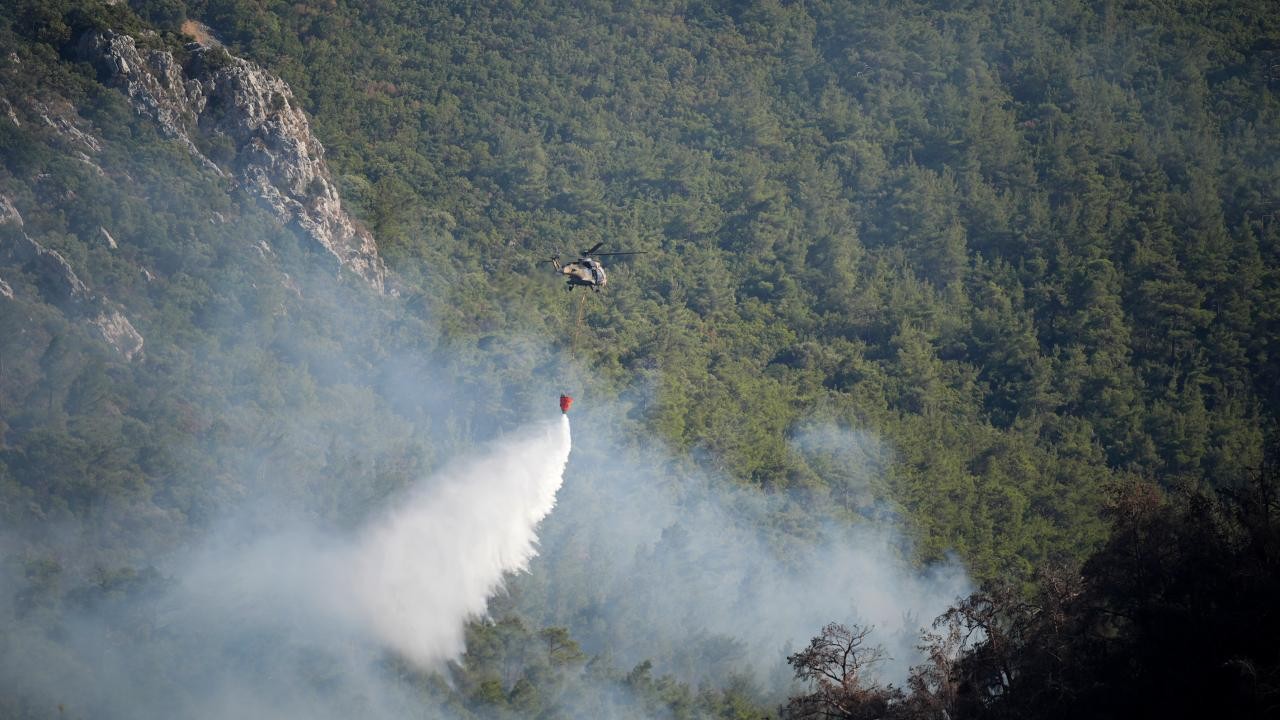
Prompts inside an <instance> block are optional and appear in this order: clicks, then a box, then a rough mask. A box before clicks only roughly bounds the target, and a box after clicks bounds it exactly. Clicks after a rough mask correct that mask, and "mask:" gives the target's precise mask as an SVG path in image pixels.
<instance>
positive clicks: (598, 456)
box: [520, 411, 972, 697]
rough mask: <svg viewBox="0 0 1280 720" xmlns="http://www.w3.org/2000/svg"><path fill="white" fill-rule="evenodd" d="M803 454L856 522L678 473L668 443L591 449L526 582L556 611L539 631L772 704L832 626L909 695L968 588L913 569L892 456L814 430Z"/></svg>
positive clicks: (803, 439) (860, 437)
mask: <svg viewBox="0 0 1280 720" xmlns="http://www.w3.org/2000/svg"><path fill="white" fill-rule="evenodd" d="M608 412H613V411H608ZM580 420H581V418H580ZM609 426H611V423H610V422H609V421H608V420H603V419H597V420H596V421H595V422H592V427H593V429H594V428H600V427H609ZM792 447H793V449H794V450H795V451H796V452H798V453H801V454H802V455H803V456H804V457H805V459H806V461H807V463H808V465H809V466H810V467H811V468H814V469H815V471H816V472H818V473H819V474H820V475H822V476H823V479H824V481H826V484H827V486H828V487H830V488H832V494H833V495H835V494H837V493H839V494H840V495H842V496H849V497H852V498H856V499H859V500H858V504H859V507H861V508H862V513H863V515H862V516H859V519H858V520H857V521H854V520H851V519H850V518H849V517H847V516H845V517H835V516H827V517H825V518H824V517H822V516H821V515H820V513H819V512H818V511H816V510H815V509H814V507H813V506H814V503H811V502H806V501H805V499H804V498H803V497H801V496H799V495H796V494H791V493H772V494H770V493H764V492H760V491H757V490H755V489H752V488H746V487H742V486H740V485H738V484H736V483H734V482H732V481H730V480H727V479H723V478H717V477H715V476H714V475H712V474H709V473H707V472H705V471H700V470H697V469H689V468H687V467H682V464H681V462H680V461H678V460H676V459H674V458H673V457H671V456H670V455H668V454H667V453H665V452H664V451H663V450H662V449H661V448H660V447H657V446H653V445H650V446H648V447H646V448H642V449H637V448H634V447H631V448H630V449H626V448H628V445H627V443H626V442H624V440H623V439H621V438H610V437H607V436H604V435H597V434H596V433H595V432H593V433H592V434H591V435H589V436H586V437H584V438H582V439H581V441H580V443H579V447H578V448H577V450H575V457H576V458H577V460H576V461H575V463H574V464H573V465H571V469H570V475H571V478H572V482H570V483H569V484H568V485H567V486H566V488H565V492H564V493H563V494H562V498H561V505H560V509H559V510H558V511H557V513H556V514H555V515H554V516H553V517H552V518H550V519H549V520H548V522H547V523H546V526H545V527H544V530H543V534H542V540H543V546H544V552H543V553H542V555H541V556H540V557H539V558H538V560H536V561H535V563H534V567H533V571H532V572H531V574H530V575H528V576H525V577H523V578H521V581H520V583H521V585H524V586H526V587H528V588H529V590H528V592H529V593H530V594H531V595H533V596H535V597H538V598H539V602H538V604H539V605H543V606H545V608H546V610H544V611H543V612H544V613H545V614H543V615H542V616H540V617H539V618H538V619H539V621H540V622H541V623H542V624H545V625H566V626H568V627H569V628H570V630H571V632H572V633H573V634H574V636H575V637H576V638H578V639H579V640H580V641H581V642H582V643H583V645H584V648H585V649H586V650H587V651H588V652H591V653H608V654H609V655H610V656H611V657H612V659H613V661H614V662H615V663H617V664H619V665H620V666H622V667H629V666H630V664H633V663H638V662H641V661H644V660H646V659H648V660H652V661H653V662H654V663H655V667H654V670H655V672H664V673H671V674H673V675H674V676H676V677H678V678H680V679H683V680H687V681H691V682H695V683H696V682H698V681H700V680H710V681H713V682H724V681H725V680H726V679H727V678H729V677H733V676H735V675H740V674H743V673H745V674H747V676H749V677H753V678H755V680H756V682H757V683H758V684H759V689H760V690H761V691H762V692H763V693H764V694H765V695H766V696H772V697H784V696H785V694H786V693H787V692H788V691H789V690H791V689H792V688H791V678H792V673H791V670H790V668H789V667H788V666H787V664H786V656H787V655H788V654H789V653H793V652H796V651H798V650H799V649H801V648H802V647H804V646H805V645H807V644H808V642H809V639H810V638H812V637H813V636H814V635H816V634H817V633H818V631H819V630H820V629H821V628H822V627H823V626H824V625H825V624H827V623H830V622H843V623H846V624H854V623H856V624H859V625H863V626H872V627H873V628H874V630H873V633H872V636H871V638H870V640H871V642H872V643H873V644H878V645H881V646H883V647H884V649H885V651H886V656H887V657H886V659H885V660H884V661H883V662H882V663H881V664H880V666H879V667H878V668H876V669H875V671H874V674H876V675H877V676H878V679H879V680H881V681H885V682H894V683H901V682H903V681H904V680H905V679H906V677H907V675H908V672H909V670H910V668H911V667H912V666H913V665H915V664H918V663H919V662H920V661H921V660H923V658H922V657H921V656H920V654H919V651H918V650H917V647H916V646H917V645H918V644H919V643H920V640H921V631H922V630H924V629H925V628H927V627H928V626H929V625H930V624H931V622H932V621H933V619H934V618H935V617H937V616H938V615H940V614H941V613H942V612H944V611H945V610H946V609H947V608H948V607H949V606H950V605H952V604H953V603H954V602H955V601H956V600H957V599H958V598H961V597H963V596H965V595H967V594H968V593H970V592H971V591H972V586H971V583H970V581H969V578H968V575H967V573H966V571H965V570H964V568H963V566H962V565H961V564H960V563H959V562H958V561H955V560H951V561H946V562H943V563H939V564H934V565H931V566H927V567H918V566H916V565H914V564H913V558H912V545H911V542H910V540H909V532H908V531H909V528H907V527H906V526H905V525H903V524H902V521H901V519H900V516H899V515H898V514H897V513H895V512H894V511H893V506H892V503H891V502H890V501H889V499H888V497H887V496H886V494H885V488H884V486H883V485H884V483H885V482H886V480H885V476H886V472H885V471H886V468H887V465H888V464H889V462H890V459H891V458H890V453H889V450H888V449H887V448H885V447H884V446H883V445H882V444H881V443H880V442H879V441H878V440H876V439H875V438H874V437H873V436H871V435H868V434H867V433H862V432H857V431H853V430H850V429H848V428H842V427H839V426H836V425H831V424H817V425H814V426H812V427H807V428H805V429H803V430H802V431H799V432H797V433H796V435H795V437H794V438H793V439H792ZM578 463H583V464H586V465H590V468H589V469H587V468H584V469H583V472H575V471H574V469H575V468H577V467H579V465H578ZM561 564H567V565H561ZM575 565H581V567H574V566H575ZM548 578H555V579H553V580H548ZM574 578H577V579H578V582H574V581H573V579H574ZM557 585H558V586H557Z"/></svg>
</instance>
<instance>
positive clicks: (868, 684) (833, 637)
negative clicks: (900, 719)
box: [782, 623, 902, 720]
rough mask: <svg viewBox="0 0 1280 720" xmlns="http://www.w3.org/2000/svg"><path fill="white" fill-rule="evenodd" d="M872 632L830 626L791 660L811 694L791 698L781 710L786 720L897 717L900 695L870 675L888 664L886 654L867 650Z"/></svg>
mask: <svg viewBox="0 0 1280 720" xmlns="http://www.w3.org/2000/svg"><path fill="white" fill-rule="evenodd" d="M871 630H872V628H869V627H867V628H863V627H858V626H856V625H855V626H854V627H852V628H850V627H847V626H845V625H842V624H840V623H831V624H829V625H827V626H826V627H824V628H822V634H821V635H818V636H817V637H815V638H813V640H811V641H810V642H809V646H808V647H807V648H805V649H804V650H801V651H800V652H798V653H795V654H794V655H790V656H788V657H787V662H788V663H789V664H790V665H791V667H793V668H795V672H796V679H797V680H802V681H805V682H809V683H811V688H812V692H810V693H808V694H806V695H797V696H794V697H792V698H791V699H790V700H789V701H788V702H787V705H786V707H784V708H783V709H782V715H783V717H787V718H842V719H854V720H872V719H874V718H889V717H893V716H894V706H895V704H896V703H898V702H899V701H900V700H901V699H902V693H901V691H899V690H897V689H896V688H894V687H892V686H882V685H879V684H877V683H875V682H872V681H870V680H869V678H868V677H867V671H868V669H869V668H871V667H872V666H873V665H875V664H876V663H877V662H879V661H880V660H882V659H884V650H883V649H882V648H880V647H878V646H870V645H868V644H867V637H868V636H869V635H870V634H871Z"/></svg>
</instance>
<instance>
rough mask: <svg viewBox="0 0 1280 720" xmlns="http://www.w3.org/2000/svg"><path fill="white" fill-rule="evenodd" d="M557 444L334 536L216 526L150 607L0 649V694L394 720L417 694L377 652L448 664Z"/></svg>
mask: <svg viewBox="0 0 1280 720" xmlns="http://www.w3.org/2000/svg"><path fill="white" fill-rule="evenodd" d="M569 449H570V434H569V421H568V418H567V417H565V416H562V417H561V418H558V419H556V420H555V421H552V422H548V423H543V424H539V425H536V426H534V427H532V428H527V429H525V430H523V431H522V432H518V433H515V434H513V435H511V436H510V437H507V438H505V439H502V440H500V441H498V442H495V443H492V444H491V445H489V446H488V447H480V448H477V449H476V452H475V453H474V454H473V455H470V456H468V457H464V458H460V459H458V460H457V461H455V462H454V463H452V464H450V465H448V466H446V467H445V468H443V469H442V470H441V471H439V472H437V473H436V474H435V475H434V476H433V477H430V478H427V479H424V480H423V481H422V482H421V483H420V484H419V485H418V486H417V487H415V488H413V489H412V490H411V491H410V492H409V493H407V494H406V496H405V497H404V498H403V499H402V500H400V501H399V502H398V503H397V504H396V506H395V507H394V508H392V509H390V510H389V511H387V512H386V513H385V514H384V515H383V516H381V517H377V518H376V519H374V520H373V521H372V522H370V523H369V525H368V526H367V527H366V528H364V529H362V530H360V531H358V532H357V533H355V534H354V535H353V536H351V537H348V538H345V539H335V538H333V537H332V536H331V535H327V534H326V533H323V532H321V531H320V530H318V529H317V528H314V527H308V526H307V525H306V524H304V523H300V522H298V521H293V522H287V521H284V520H281V523H282V524H285V525H287V526H288V529H279V530H276V531H274V532H272V533H270V534H269V535H267V536H265V537H258V538H254V539H247V538H246V531H245V529H244V528H243V527H238V526H237V525H236V524H235V523H228V524H226V525H225V526H223V528H222V529H221V530H220V531H218V532H215V533H214V535H213V538H212V539H211V540H210V541H209V542H207V543H205V544H204V545H203V546H202V547H201V548H200V549H199V550H198V551H197V552H195V553H192V554H191V555H190V556H187V557H180V558H178V561H177V562H175V563H174V567H175V568H178V570H177V575H176V577H174V578H173V579H172V580H171V581H170V582H169V583H168V587H167V589H166V590H164V591H162V592H161V593H159V594H158V596H154V597H150V596H146V595H145V594H142V593H139V594H137V595H131V594H130V593H128V592H125V593H124V594H122V596H121V597H120V598H118V600H115V601H112V602H109V603H105V604H100V605H97V606H95V607H92V608H86V609H84V611H81V612H70V613H67V620H68V622H67V623H66V625H64V628H63V633H62V634H63V637H60V638H56V640H57V642H49V641H48V640H47V639H46V638H43V637H41V636H39V634H38V633H36V632H34V631H32V630H31V629H29V628H27V629H19V630H18V631H16V632H14V633H13V634H12V635H11V636H9V637H6V638H5V640H6V642H5V646H4V648H3V649H4V652H3V653H0V669H3V671H4V672H3V675H4V677H5V678H6V680H5V685H6V686H7V687H8V688H9V689H10V691H12V692H15V694H20V695H22V696H25V697H26V698H28V701H29V702H32V703H34V704H35V705H37V706H44V707H53V706H55V705H58V706H65V707H68V708H70V709H72V711H73V713H74V714H75V715H74V716H94V717H144V718H145V717H209V718H225V717H350V716H361V717H396V716H403V715H404V713H406V712H409V711H410V709H411V708H413V707H414V706H415V705H416V706H418V707H419V708H420V707H421V704H420V703H421V699H417V700H416V702H415V700H414V699H411V698H408V697H407V696H406V695H405V694H404V690H403V688H402V687H400V686H397V685H396V683H394V682H391V681H390V680H389V678H388V676H387V674H386V673H385V668H382V667H380V665H382V664H383V663H385V662H386V659H387V658H388V657H389V656H388V655H387V654H386V652H385V651H386V650H387V649H390V650H393V651H395V652H396V653H398V654H399V655H401V656H403V657H405V658H408V659H410V660H412V661H413V662H415V663H417V664H419V665H421V666H423V667H424V668H426V667H432V666H435V667H440V666H442V664H443V661H445V660H447V659H450V658H453V657H456V656H457V655H458V654H460V653H461V652H462V650H463V631H464V623H465V622H466V621H467V620H468V619H471V618H473V617H475V616H478V615H482V614H483V613H484V611H485V603H486V600H487V598H488V597H489V595H490V594H491V593H493V592H494V590H495V589H496V588H497V587H498V586H499V584H500V583H501V582H502V580H503V577H504V575H506V574H507V573H512V572H516V571H519V570H522V569H524V568H525V567H527V565H528V562H529V560H530V558H531V557H532V556H533V555H534V553H535V551H536V528H537V526H538V523H539V522H540V521H541V520H542V519H543V518H544V517H545V516H546V515H547V513H549V512H550V511H551V509H552V507H553V506H554V504H555V497H556V491H557V490H558V489H559V487H560V484H561V481H562V477H563V471H564V467H565V463H566V461H567V459H568V456H569ZM165 658H178V659H180V662H179V663H178V664H176V665H175V664H174V663H173V662H172V660H170V661H169V662H168V663H167V664H166V660H165ZM353 713H354V715H353Z"/></svg>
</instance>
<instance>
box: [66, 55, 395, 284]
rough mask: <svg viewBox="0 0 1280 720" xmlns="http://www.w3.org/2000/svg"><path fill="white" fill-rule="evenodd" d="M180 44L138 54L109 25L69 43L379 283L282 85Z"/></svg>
mask: <svg viewBox="0 0 1280 720" xmlns="http://www.w3.org/2000/svg"><path fill="white" fill-rule="evenodd" d="M185 50H186V51H187V53H189V57H188V58H187V59H186V62H185V63H184V64H180V63H179V62H178V61H177V60H176V59H175V57H174V53H173V52H171V51H169V50H160V49H149V50H141V51H140V50H139V49H138V47H137V44H136V42H135V40H134V39H133V38H131V37H129V36H127V35H120V34H117V33H115V32H112V31H110V30H107V31H105V32H97V31H94V32H88V33H85V34H84V35H83V36H82V37H81V38H80V40H79V41H78V42H77V47H76V52H77V54H78V55H79V57H81V58H83V59H85V60H87V61H88V62H90V63H92V64H93V65H94V67H95V68H97V70H98V73H99V78H100V79H101V80H102V81H103V82H105V83H107V84H108V85H110V86H113V87H118V88H120V89H121V90H123V91H124V92H125V94H126V95H127V96H128V98H129V100H130V102H131V104H132V105H133V107H134V109H135V110H136V111H137V112H139V113H141V114H143V115H146V116H147V117H150V118H151V119H152V120H154V121H155V122H156V123H157V125H158V126H159V128H160V131H161V133H162V134H164V135H165V136H166V137H170V138H174V139H176V140H177V141H178V142H180V143H181V144H182V145H183V147H185V148H186V149H187V150H188V151H189V152H190V153H192V155H193V156H194V157H195V158H196V159H197V160H198V161H199V162H200V163H201V164H202V165H203V166H204V167H206V168H208V169H209V170H211V171H213V172H217V173H221V172H224V168H225V171H226V172H227V173H228V174H229V175H231V176H233V177H234V178H235V179H236V181H237V182H239V183H240V184H242V185H243V186H245V187H246V188H248V189H249V190H250V192H253V193H255V194H256V195H257V196H258V197H259V198H260V199H261V200H262V202H263V203H264V204H265V205H266V206H267V207H268V208H270V209H271V211H272V212H273V213H274V214H275V216H276V217H277V218H278V219H279V220H280V221H281V222H282V223H285V224H288V225H290V226H291V227H294V228H295V229H296V230H297V231H298V232H299V233H301V234H302V235H303V237H305V238H307V239H308V240H309V241H310V242H312V243H314V244H315V245H316V246H317V247H318V248H319V249H321V250H322V251H323V252H325V253H328V254H329V255H331V256H333V258H334V260H335V261H336V262H337V264H338V265H340V266H342V267H345V268H347V269H349V270H351V271H352V272H354V273H356V274H357V275H359V276H360V277H362V278H364V279H365V280H366V281H367V282H369V283H370V284H372V285H373V286H374V287H376V288H378V289H382V287H383V284H384V282H385V279H386V272H385V269H384V266H383V262H382V260H381V258H380V257H378V250H377V246H376V245H375V244H374V241H373V236H372V235H370V234H369V232H368V231H367V230H365V229H364V228H361V227H359V226H358V225H357V224H356V223H354V222H353V221H352V219H351V217H350V216H349V215H348V214H347V213H346V211H345V210H343V207H342V200H341V198H340V197H339V196H338V191H337V189H336V188H335V187H334V185H333V182H332V180H331V178H330V173H329V169H328V167H327V165H326V164H325V161H324V147H323V146H321V144H320V142H319V141H318V140H316V139H315V137H314V136H313V135H312V133H311V128H310V124H309V123H308V121H307V118H306V115H305V114H303V112H302V110H301V109H300V108H299V107H298V105H297V102H296V101H295V100H294V99H293V93H292V92H291V91H290V89H289V86H288V85H286V84H285V83H284V82H283V81H281V80H280V79H279V78H277V77H274V76H272V75H270V74H269V73H267V72H265V71H263V70H262V69H261V68H260V67H258V66H256V65H254V64H253V63H250V62H248V61H246V60H243V59H241V58H236V57H232V56H230V55H228V54H227V53H226V51H225V50H223V49H222V48H220V47H216V46H204V45H200V44H198V43H192V44H190V45H188V46H187V47H186V48H185ZM200 147H204V148H206V149H208V150H209V152H211V153H212V154H214V155H215V156H216V158H217V161H216V162H215V161H214V160H212V159H210V158H209V157H207V156H206V155H205V154H204V153H203V152H202V151H201V150H200V149H199V148H200Z"/></svg>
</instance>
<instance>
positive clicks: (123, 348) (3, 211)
mask: <svg viewBox="0 0 1280 720" xmlns="http://www.w3.org/2000/svg"><path fill="white" fill-rule="evenodd" d="M0 259H3V260H4V261H5V262H6V264H9V265H13V266H16V267H21V268H24V269H25V270H26V271H27V272H30V273H31V274H32V275H33V276H34V277H35V280H36V286H37V288H38V290H39V293H40V296H41V299H42V300H44V301H45V302H47V303H49V304H51V305H55V306H57V307H59V308H61V309H62V310H63V312H65V313H67V314H68V316H72V317H77V318H80V319H82V320H86V321H88V323H89V324H90V325H91V326H92V327H93V328H94V329H95V330H96V331H97V333H98V334H99V335H100V336H101V337H102V339H103V340H105V341H106V342H107V343H108V344H109V345H111V347H113V348H115V350H116V351H117V352H119V353H120V354H121V355H123V356H124V358H125V359H126V360H133V359H135V358H139V357H141V355H142V346H143V337H142V334H141V333H139V332H138V331H137V329H135V328H134V327H133V323H131V322H129V318H127V317H125V314H124V312H123V310H122V309H121V308H120V306H119V305H118V304H116V303H114V302H112V301H110V300H108V299H106V298H104V297H102V296H101V295H97V294H95V293H93V292H91V291H90V290H89V288H88V286H86V285H85V284H84V282H83V281H82V280H81V279H80V277H79V276H78V275H76V273H75V270H73V269H72V268H71V263H68V262H67V259H66V258H64V257H63V256H62V254H61V253H59V252H58V251H57V250H51V249H49V248H46V247H44V246H43V245H41V244H40V243H38V242H36V241H35V240H33V239H32V238H31V237H30V236H28V235H27V233H26V230H25V229H24V226H23V222H22V215H21V214H19V213H18V209H17V208H15V207H14V206H13V202H12V201H10V200H9V198H7V197H5V196H3V195H0ZM0 286H2V287H0V296H3V297H4V298H6V299H8V300H13V299H14V297H15V295H14V291H13V288H12V286H10V285H9V284H8V283H7V282H4V281H2V280H0Z"/></svg>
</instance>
